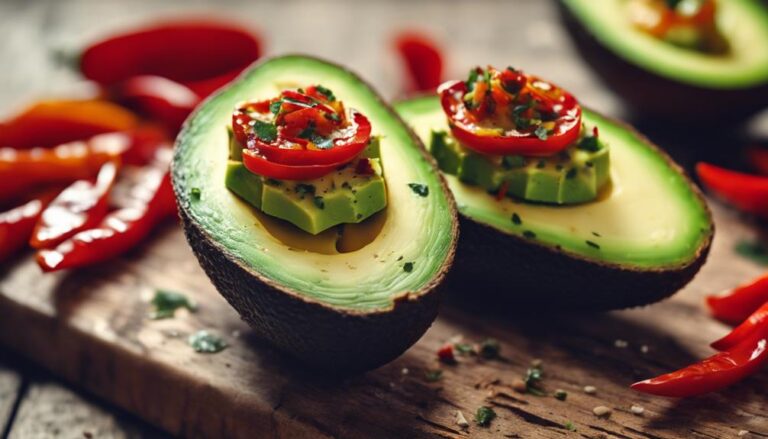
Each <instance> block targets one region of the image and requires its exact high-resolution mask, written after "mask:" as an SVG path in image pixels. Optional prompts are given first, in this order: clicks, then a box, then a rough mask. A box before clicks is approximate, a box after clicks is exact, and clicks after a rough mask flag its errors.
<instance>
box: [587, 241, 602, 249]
mask: <svg viewBox="0 0 768 439" xmlns="http://www.w3.org/2000/svg"><path fill="white" fill-rule="evenodd" d="M586 243H587V245H588V246H590V247H592V248H594V249H596V250H600V244H598V243H596V242H595V241H590V240H587V241H586Z"/></svg>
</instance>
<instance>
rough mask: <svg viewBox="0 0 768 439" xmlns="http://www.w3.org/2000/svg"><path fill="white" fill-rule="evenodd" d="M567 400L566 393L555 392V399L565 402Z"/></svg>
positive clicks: (561, 391)
mask: <svg viewBox="0 0 768 439" xmlns="http://www.w3.org/2000/svg"><path fill="white" fill-rule="evenodd" d="M567 398H568V392H566V391H565V390H563V389H557V390H555V399H557V400H560V401H565V400H566V399H567Z"/></svg>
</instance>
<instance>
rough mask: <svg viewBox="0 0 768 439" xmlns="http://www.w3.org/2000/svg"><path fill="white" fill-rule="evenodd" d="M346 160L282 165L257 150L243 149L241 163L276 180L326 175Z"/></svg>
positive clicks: (305, 178)
mask: <svg viewBox="0 0 768 439" xmlns="http://www.w3.org/2000/svg"><path fill="white" fill-rule="evenodd" d="M346 163H347V162H340V163H331V164H328V165H283V164H280V163H276V162H272V161H269V160H268V159H266V158H264V157H262V156H260V155H259V154H258V153H257V152H255V151H251V150H247V149H246V150H243V165H245V167H246V168H247V169H248V170H249V171H251V172H253V173H254V174H258V175H263V176H265V177H269V178H275V179H278V180H314V179H315V178H320V177H322V176H323V175H328V174H330V173H331V172H333V171H334V170H336V169H338V168H340V167H341V166H344V165H345V164H346Z"/></svg>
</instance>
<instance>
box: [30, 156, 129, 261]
mask: <svg viewBox="0 0 768 439" xmlns="http://www.w3.org/2000/svg"><path fill="white" fill-rule="evenodd" d="M118 166H119V165H118V163H117V162H116V161H112V162H107V163H106V164H105V165H104V166H102V167H101V171H99V175H98V177H97V178H96V182H95V183H94V182H91V181H89V180H78V181H76V182H74V183H72V184H71V185H70V186H69V187H68V188H66V189H64V190H63V191H62V192H61V193H60V194H59V195H58V196H57V197H56V198H55V199H54V200H53V201H52V202H51V204H49V205H48V207H46V208H45V210H44V211H43V213H42V215H40V219H38V221H37V224H36V225H35V230H34V232H33V233H32V239H31V240H30V245H31V246H32V247H34V248H38V249H39V248H51V247H54V246H56V245H57V244H59V243H61V242H62V241H64V240H65V239H68V238H70V237H72V236H73V235H75V234H76V233H77V232H80V231H82V230H85V229H90V228H92V227H95V226H96V225H98V224H99V222H101V220H102V219H103V218H104V216H105V215H106V214H107V209H108V208H109V203H108V201H109V193H110V190H111V189H112V185H113V184H114V182H115V178H116V177H117V169H118Z"/></svg>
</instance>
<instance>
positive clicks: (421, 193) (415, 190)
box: [408, 183, 429, 197]
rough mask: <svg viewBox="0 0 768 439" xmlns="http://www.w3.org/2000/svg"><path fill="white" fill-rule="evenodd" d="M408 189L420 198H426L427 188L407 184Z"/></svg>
mask: <svg viewBox="0 0 768 439" xmlns="http://www.w3.org/2000/svg"><path fill="white" fill-rule="evenodd" d="M408 187H409V188H411V190H412V191H413V193H414V194H416V195H418V196H420V197H426V196H427V195H429V186H427V185H426V184H421V183H408Z"/></svg>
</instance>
